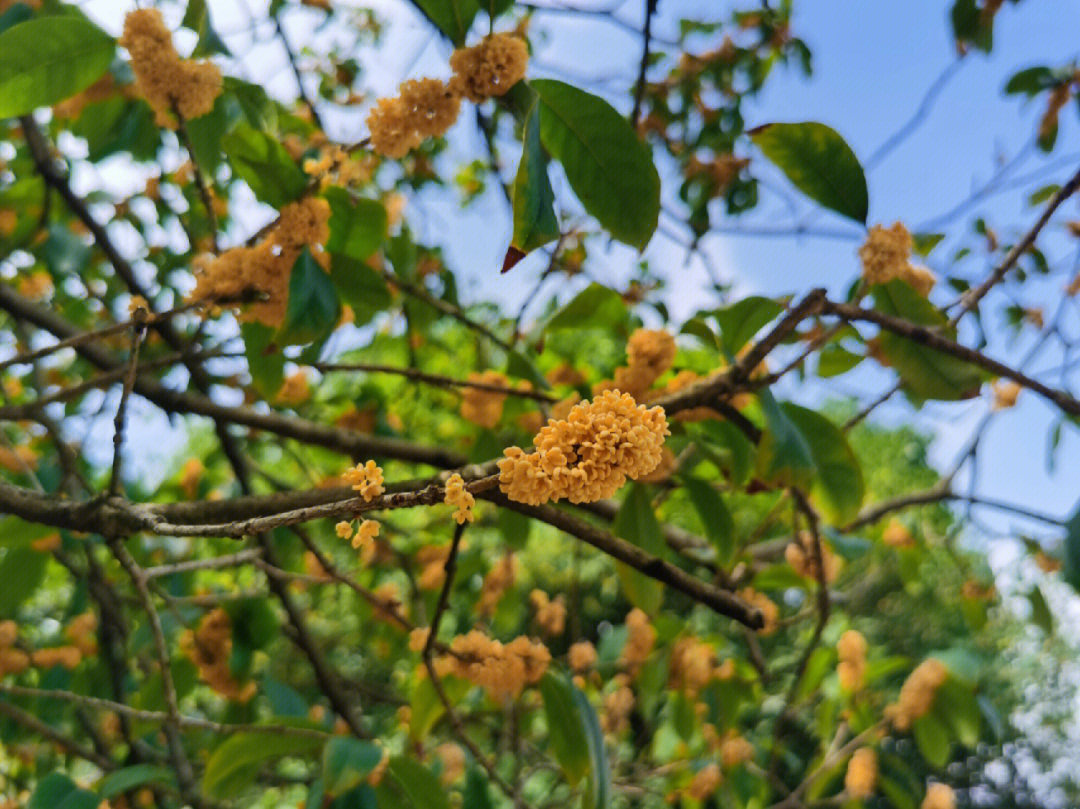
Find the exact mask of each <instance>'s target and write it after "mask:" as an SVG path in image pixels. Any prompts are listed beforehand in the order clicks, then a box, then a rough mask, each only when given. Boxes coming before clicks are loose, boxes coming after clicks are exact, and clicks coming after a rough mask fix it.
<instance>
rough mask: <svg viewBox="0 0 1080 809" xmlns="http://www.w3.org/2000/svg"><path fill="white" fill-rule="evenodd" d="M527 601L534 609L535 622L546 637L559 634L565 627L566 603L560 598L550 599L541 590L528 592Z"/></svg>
mask: <svg viewBox="0 0 1080 809" xmlns="http://www.w3.org/2000/svg"><path fill="white" fill-rule="evenodd" d="M529 603H530V604H532V608H533V609H534V610H535V611H536V623H537V625H538V626H539V627H540V629H541V631H542V632H543V633H544V634H545V635H547V636H548V637H555V636H557V635H561V634H562V633H563V630H564V629H566V605H565V604H563V600H562V598H561V597H560V598H556V599H555V600H552V599H551V598H550V597H549V596H548V594H547V593H545V592H544V591H543V590H533V591H532V592H531V593H529Z"/></svg>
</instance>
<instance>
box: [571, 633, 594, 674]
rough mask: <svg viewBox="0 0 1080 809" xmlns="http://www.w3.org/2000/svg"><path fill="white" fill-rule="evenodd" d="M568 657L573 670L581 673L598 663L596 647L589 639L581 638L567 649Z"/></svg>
mask: <svg viewBox="0 0 1080 809" xmlns="http://www.w3.org/2000/svg"><path fill="white" fill-rule="evenodd" d="M566 659H567V662H568V663H569V664H570V668H571V669H572V670H573V671H575V672H577V673H579V674H580V673H582V672H585V671H588V670H589V669H591V668H592V667H593V666H594V665H596V660H597V653H596V647H595V646H593V645H592V644H591V643H590V642H589V641H587V640H579V641H578V642H577V643H575V644H573V645H572V646H571V647H570V648H569V649H568V650H567V653H566Z"/></svg>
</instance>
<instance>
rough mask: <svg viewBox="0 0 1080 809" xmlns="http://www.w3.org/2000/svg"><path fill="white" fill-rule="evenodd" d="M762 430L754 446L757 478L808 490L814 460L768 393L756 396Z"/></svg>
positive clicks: (799, 435)
mask: <svg viewBox="0 0 1080 809" xmlns="http://www.w3.org/2000/svg"><path fill="white" fill-rule="evenodd" d="M758 399H759V400H760V402H761V411H762V413H763V414H764V415H765V424H766V428H765V430H764V432H763V434H762V436H761V443H760V444H759V445H758V456H757V474H758V477H760V478H761V479H762V480H764V481H766V482H769V483H774V484H780V485H783V486H799V487H802V488H806V489H808V488H810V487H811V486H812V485H813V483H814V471H815V469H814V456H813V453H812V451H811V449H810V444H809V442H808V441H807V439H806V436H804V435H803V434H802V431H801V430H799V428H798V427H797V426H795V424H794V423H793V422H792V421H791V419H790V418H789V416H788V414H787V411H786V410H785V409H783V408H781V407H780V405H779V403H778V402H777V401H776V399H775V398H774V397H773V395H772V393H771V392H770V391H768V390H762V391H759V392H758Z"/></svg>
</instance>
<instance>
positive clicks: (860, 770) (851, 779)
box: [844, 747, 878, 799]
mask: <svg viewBox="0 0 1080 809" xmlns="http://www.w3.org/2000/svg"><path fill="white" fill-rule="evenodd" d="M877 777H878V763H877V753H875V752H874V751H873V750H872V749H871V748H869V747H860V748H859V749H858V750H856V751H855V752H854V753H853V754H852V756H851V759H850V760H849V761H848V766H847V772H845V773H844V789H845V790H846V791H847V794H848V795H849V796H850V797H852V798H858V799H862V798H869V797H870V796H871V795H873V794H874V787H875V786H877Z"/></svg>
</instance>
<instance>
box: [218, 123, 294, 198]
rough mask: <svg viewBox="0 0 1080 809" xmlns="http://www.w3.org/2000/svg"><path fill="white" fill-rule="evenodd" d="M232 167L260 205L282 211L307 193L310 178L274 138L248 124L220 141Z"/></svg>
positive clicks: (240, 126) (241, 124)
mask: <svg viewBox="0 0 1080 809" xmlns="http://www.w3.org/2000/svg"><path fill="white" fill-rule="evenodd" d="M221 144H222V146H223V147H224V149H225V154H226V155H228V157H229V164H230V165H231V166H232V169H233V171H234V172H235V173H236V174H237V176H238V177H240V179H242V180H243V181H244V182H246V183H247V184H248V185H249V186H250V187H251V190H252V192H253V193H254V194H255V196H256V197H258V199H259V201H260V202H265V203H266V204H267V205H270V206H272V207H274V208H281V207H282V206H284V205H286V204H287V203H289V202H292V201H293V200H294V199H297V198H298V197H299V196H300V195H301V194H303V193H304V189H305V188H306V187H307V178H306V177H305V176H304V172H302V171H301V170H300V167H299V166H297V165H296V163H294V162H293V159H292V158H291V157H289V153H288V152H286V151H285V147H284V146H282V145H281V144H280V143H279V142H278V141H277V140H276V139H275V138H272V137H271V136H270V135H267V134H266V133H265V132H259V131H257V130H255V129H252V128H251V127H250V126H248V125H247V124H246V123H243V122H241V123H238V124H237V125H236V127H235V128H234V129H233V130H232V131H231V132H230V133H229V134H227V135H226V136H225V137H224V138H222V140H221Z"/></svg>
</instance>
